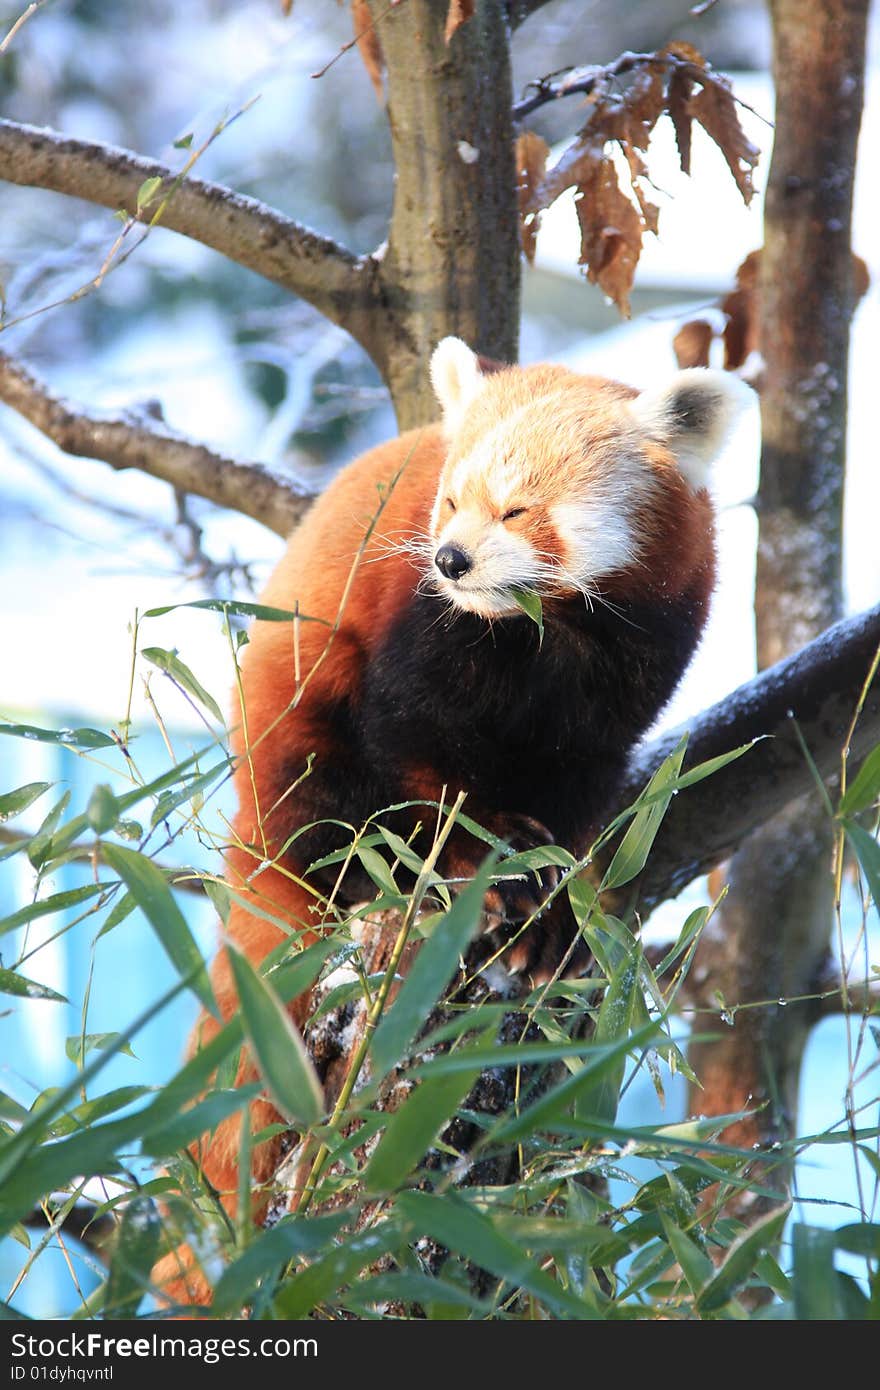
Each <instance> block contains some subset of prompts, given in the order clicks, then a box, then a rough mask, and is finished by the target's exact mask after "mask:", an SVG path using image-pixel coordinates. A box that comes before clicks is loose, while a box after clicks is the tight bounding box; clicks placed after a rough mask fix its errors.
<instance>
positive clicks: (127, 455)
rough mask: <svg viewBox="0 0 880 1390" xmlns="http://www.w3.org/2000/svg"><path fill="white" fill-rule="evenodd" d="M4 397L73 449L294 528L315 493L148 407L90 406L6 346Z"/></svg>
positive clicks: (274, 526) (1, 372)
mask: <svg viewBox="0 0 880 1390" xmlns="http://www.w3.org/2000/svg"><path fill="white" fill-rule="evenodd" d="M0 401H4V402H5V403H6V404H7V405H9V406H11V407H12V409H13V410H16V411H18V413H19V414H20V415H23V416H24V417H25V419H26V420H29V421H30V422H31V424H32V425H35V426H36V428H37V429H38V430H40V431H41V432H42V433H43V434H45V435H46V436H47V437H48V438H49V439H51V440H53V441H54V443H55V444H57V445H58V447H59V448H60V449H63V451H64V452H65V453H66V454H75V455H77V456H78V457H80V458H92V459H99V460H100V461H101V462H102V463H108V464H109V465H110V467H111V468H115V469H117V470H120V471H121V470H123V469H126V468H138V469H140V471H141V472H142V473H149V474H150V475H151V476H152V477H154V478H160V479H161V480H162V481H163V482H166V483H170V484H171V485H172V487H175V488H178V489H179V490H180V491H181V492H187V493H192V494H194V495H195V496H196V497H204V498H207V500H208V501H209V502H214V503H215V504H216V505H217V506H218V507H228V508H230V509H231V510H233V511H237V512H241V513H242V515H244V516H249V517H252V518H253V520H254V521H259V522H261V523H262V525H263V526H267V527H268V528H269V530H270V531H275V532H277V534H278V535H279V536H287V535H288V534H289V532H290V531H291V530H292V529H293V527H294V526H295V525H296V523H297V522H298V521H299V520H300V518H301V517H302V516H303V514H304V513H305V512H306V511H307V509H308V507H309V506H310V505H311V502H312V497H311V496H310V495H309V494H307V493H305V492H303V491H301V490H299V489H297V488H296V487H295V486H294V485H293V484H292V483H289V482H284V481H282V480H281V479H280V478H276V477H275V476H274V475H273V474H272V473H270V472H269V471H268V470H267V469H265V468H261V467H260V466H259V465H258V464H248V463H239V462H237V461H236V460H235V459H231V458H227V457H225V456H224V455H223V454H216V453H214V452H213V451H212V450H210V449H206V448H205V447H204V445H202V444H195V443H193V442H192V441H191V440H189V439H187V438H186V437H185V436H184V435H181V434H178V433H176V432H175V431H174V430H172V429H170V428H169V427H168V426H167V425H165V424H164V423H162V422H161V421H158V420H154V419H151V418H148V417H147V415H146V414H145V413H144V412H143V411H140V412H138V411H134V410H128V411H122V412H121V413H118V414H114V413H112V412H110V411H88V410H86V409H85V407H83V406H81V405H78V404H73V403H72V402H70V401H65V400H62V399H61V398H60V397H59V396H55V395H53V394H52V392H51V391H50V390H49V388H48V387H47V386H46V385H45V383H44V382H42V381H40V380H39V379H38V378H37V377H36V376H34V375H33V373H32V372H30V371H29V370H28V369H27V368H26V367H24V366H23V365H22V363H20V362H17V361H15V360H14V359H13V358H11V357H9V356H7V354H6V353H2V352H0Z"/></svg>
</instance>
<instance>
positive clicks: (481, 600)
mask: <svg viewBox="0 0 880 1390" xmlns="http://www.w3.org/2000/svg"><path fill="white" fill-rule="evenodd" d="M432 377H433V381H434V385H435V389H436V390H437V394H438V397H439V398H440V401H441V404H442V405H443V409H444V428H445V432H446V434H447V437H448V439H449V451H448V455H447V459H446V463H445V465H444V468H443V471H442V473H441V476H440V483H439V487H438V491H437V495H436V498H435V501H434V507H433V510H432V513H431V538H430V539H431V547H432V562H431V579H432V582H433V584H434V587H435V588H436V590H437V591H438V592H439V593H440V594H441V595H442V596H443V597H444V598H447V599H449V600H450V601H451V602H452V603H453V604H454V605H455V606H456V607H458V608H462V609H465V610H467V611H469V612H473V613H478V614H480V615H481V616H483V617H486V618H493V617H502V616H504V615H506V614H514V613H517V612H518V611H519V608H518V605H517V603H516V600H515V597H514V594H515V591H516V590H531V591H532V592H533V593H536V594H538V595H539V596H540V597H554V596H557V597H558V596H564V597H573V596H576V595H578V594H580V595H582V596H583V598H584V601H585V602H586V603H587V604H588V605H589V604H590V603H591V601H592V599H593V598H594V597H595V598H601V595H602V584H603V580H604V579H605V578H606V577H607V576H610V575H612V574H617V575H620V574H621V572H625V571H627V570H631V569H632V568H633V567H638V566H639V564H640V551H641V550H642V549H643V547H644V539H645V535H646V532H647V531H648V530H650V529H651V528H652V513H653V512H654V511H655V507H654V505H653V504H654V502H655V501H656V498H657V494H658V491H659V490H662V489H663V488H664V486H670V485H672V486H674V487H676V488H678V489H682V488H683V489H685V490H687V489H688V486H689V485H690V486H696V487H699V486H702V483H703V481H704V478H701V477H700V476H699V465H701V464H703V463H705V462H706V456H707V455H708V456H709V457H712V456H714V454H715V453H716V452H717V450H718V447H719V445H720V442H721V438H722V437H723V434H724V432H725V425H726V422H727V419H728V418H729V417H730V416H731V415H732V414H733V410H732V408H731V402H732V401H733V400H734V399H736V398H737V396H738V392H737V387H736V385H734V386H731V387H730V389H729V391H728V388H727V385H726V383H725V382H724V380H723V378H722V379H721V380H719V378H721V377H722V374H720V373H714V372H699V371H698V372H690V373H687V372H686V373H681V374H679V377H678V378H676V379H675V382H676V385H675V387H674V389H673V388H667V389H666V390H665V391H663V392H661V393H658V394H653V393H651V394H648V393H646V394H645V395H644V396H638V395H637V394H636V393H635V392H634V391H632V390H631V389H630V388H629V387H625V386H621V385H620V384H619V383H616V382H611V381H603V380H601V379H599V378H586V377H579V376H576V375H575V374H574V373H571V372H568V371H566V370H565V369H562V368H553V367H549V368H548V367H542V368H528V369H525V370H523V369H518V368H513V369H509V370H503V371H499V372H496V373H492V374H490V375H486V376H484V375H483V374H482V373H481V371H480V368H479V363H478V360H477V358H476V357H475V355H474V354H473V353H472V352H471V351H470V349H469V348H468V347H467V346H466V345H465V344H464V343H462V342H460V341H459V340H458V339H455V338H447V339H444V340H443V342H442V343H441V344H440V346H439V347H438V349H437V351H436V352H435V354H434V359H433V361H432ZM741 389H743V388H741ZM679 436H680V437H681V438H679ZM673 437H674V438H675V439H676V442H677V443H678V447H677V448H675V449H674V450H673V449H672V448H668V447H664V445H668V444H670V443H671V441H672V439H673ZM672 539H673V540H674V538H672Z"/></svg>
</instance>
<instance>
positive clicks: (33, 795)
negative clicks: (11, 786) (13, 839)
mask: <svg viewBox="0 0 880 1390" xmlns="http://www.w3.org/2000/svg"><path fill="white" fill-rule="evenodd" d="M52 786H54V783H53V782H27V783H26V784H25V785H24V786H23V787H17V788H16V790H15V791H14V792H6V793H5V795H3V796H0V823H2V822H3V821H8V820H11V819H12V817H13V816H17V815H18V814H19V813H20V812H21V811H26V810H27V808H28V807H29V806H32V805H33V803H34V802H35V801H36V800H37V799H38V798H39V797H41V796H42V795H43V794H44V793H45V792H47V791H48V790H49V788H50V787H52Z"/></svg>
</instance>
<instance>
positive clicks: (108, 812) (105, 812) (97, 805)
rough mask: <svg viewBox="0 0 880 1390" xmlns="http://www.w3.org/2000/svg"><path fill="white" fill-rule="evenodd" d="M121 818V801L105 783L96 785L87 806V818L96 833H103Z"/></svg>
mask: <svg viewBox="0 0 880 1390" xmlns="http://www.w3.org/2000/svg"><path fill="white" fill-rule="evenodd" d="M118 819H119V803H118V802H117V800H116V797H115V796H114V795H113V792H112V791H111V790H110V788H109V787H108V786H106V785H105V784H103V783H102V784H101V785H100V786H97V787H95V789H94V791H93V792H92V794H91V796H90V797H89V804H88V805H87V806H86V820H87V821H88V823H89V825H90V826H91V828H92V829H93V830H94V832H95V834H96V835H103V834H104V833H105V831H107V830H110V829H111V828H112V827H113V826H114V825H115V824H116V822H117V821H118Z"/></svg>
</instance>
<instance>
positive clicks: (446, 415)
mask: <svg viewBox="0 0 880 1390" xmlns="http://www.w3.org/2000/svg"><path fill="white" fill-rule="evenodd" d="M431 384H432V386H433V387H434V392H435V394H436V396H437V399H438V401H439V402H440V405H441V407H442V409H443V429H444V432H445V433H446V434H447V435H453V434H455V432H456V430H457V429H458V427H459V425H460V424H461V421H462V417H463V416H464V413H465V411H466V410H467V408H468V406H469V405H470V403H471V401H472V400H473V399H474V398H475V397H476V396H478V395H479V394H480V392H481V391H482V389H483V385H484V378H483V373H482V372H481V371H480V363H479V360H478V358H477V354H476V353H475V352H471V350H470V348H469V347H468V345H467V343H463V342H462V340H461V338H443V339H442V341H441V342H439V343H438V344H437V346H436V347H435V349H434V353H433V356H432V357H431Z"/></svg>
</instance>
